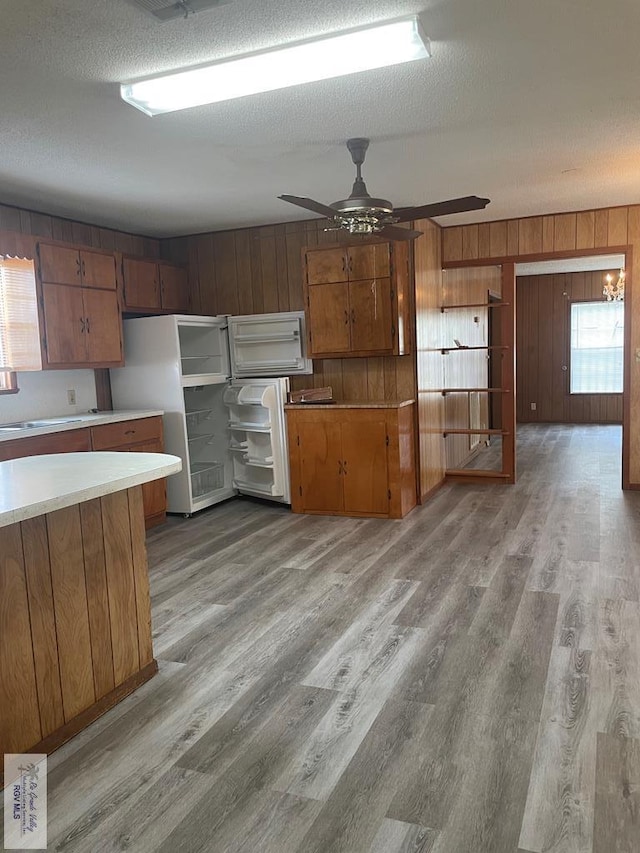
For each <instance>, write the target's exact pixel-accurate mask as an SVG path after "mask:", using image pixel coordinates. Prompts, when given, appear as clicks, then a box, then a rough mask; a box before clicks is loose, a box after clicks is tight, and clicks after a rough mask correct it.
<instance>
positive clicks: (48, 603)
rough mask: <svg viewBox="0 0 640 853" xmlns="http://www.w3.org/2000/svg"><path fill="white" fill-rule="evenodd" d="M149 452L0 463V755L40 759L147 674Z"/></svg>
mask: <svg viewBox="0 0 640 853" xmlns="http://www.w3.org/2000/svg"><path fill="white" fill-rule="evenodd" d="M181 467H182V463H181V460H180V459H179V458H178V457H176V456H170V455H168V454H160V453H119V452H117V451H115V452H97V453H92V452H88V453H63V454H51V455H44V456H28V457H25V458H21V459H14V460H12V461H8V462H1V463H0V753H8V752H26V751H31V752H47V753H48V752H51V751H53V750H54V749H56V748H57V747H58V746H60V745H61V744H62V743H64V742H65V741H66V740H68V739H69V738H71V737H73V735H75V734H77V732H79V731H80V730H81V729H83V728H85V727H86V726H87V725H89V723H91V722H93V720H95V719H96V718H97V717H99V716H100V715H101V714H103V713H104V712H105V711H106V710H108V709H109V708H111V707H112V706H113V705H115V704H116V703H117V702H119V701H120V700H121V699H123V698H124V697H125V696H126V695H128V694H129V693H131V692H132V691H133V690H135V689H136V688H137V687H138V686H139V685H141V684H143V683H144V682H145V681H147V680H148V679H149V678H151V677H152V676H153V675H154V674H155V672H156V671H157V663H156V661H155V660H154V657H153V649H152V643H151V611H150V602H149V581H148V574H147V557H146V547H145V527H144V515H143V506H142V488H141V487H142V483H146V482H149V481H152V480H155V479H158V478H160V477H166V476H168V475H170V474H174V473H176V472H177V471H180V469H181Z"/></svg>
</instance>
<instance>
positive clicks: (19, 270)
mask: <svg viewBox="0 0 640 853" xmlns="http://www.w3.org/2000/svg"><path fill="white" fill-rule="evenodd" d="M38 329H39V327H38V306H37V302H36V279H35V270H34V266H33V261H31V260H27V259H25V258H10V257H4V256H2V255H0V393H2V392H4V393H7V392H15V391H17V390H18V386H17V383H16V375H15V371H16V370H41V369H42V360H41V354H40V339H39V331H38Z"/></svg>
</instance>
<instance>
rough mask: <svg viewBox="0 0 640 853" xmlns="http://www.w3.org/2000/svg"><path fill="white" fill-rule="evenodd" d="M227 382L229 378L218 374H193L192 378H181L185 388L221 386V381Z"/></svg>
mask: <svg viewBox="0 0 640 853" xmlns="http://www.w3.org/2000/svg"><path fill="white" fill-rule="evenodd" d="M221 378H222V379H224V381H225V382H226V381H227V380H228V379H229V377H228V376H222V377H221V376H220V374H217V373H192V374H191V375H190V376H181V377H180V384H181V385H182V387H183V388H198V387H199V386H200V385H219V384H220V379H221Z"/></svg>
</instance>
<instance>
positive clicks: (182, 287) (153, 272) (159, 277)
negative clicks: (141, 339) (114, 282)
mask: <svg viewBox="0 0 640 853" xmlns="http://www.w3.org/2000/svg"><path fill="white" fill-rule="evenodd" d="M122 281H123V293H124V310H125V311H171V312H175V313H187V312H188V311H189V308H190V299H189V282H188V277H187V271H186V269H184V267H179V266H175V265H174V264H168V263H165V262H164V261H154V260H150V259H146V258H131V257H127V256H125V257H123V258H122Z"/></svg>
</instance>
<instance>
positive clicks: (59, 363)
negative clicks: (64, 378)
mask: <svg viewBox="0 0 640 853" xmlns="http://www.w3.org/2000/svg"><path fill="white" fill-rule="evenodd" d="M38 276H39V279H40V288H41V291H40V293H41V300H40V301H41V312H42V316H41V319H42V322H43V324H44V329H43V331H44V334H43V336H42V338H43V349H44V353H43V356H44V358H43V363H44V366H45V367H55V368H71V367H119V366H121V365H122V364H123V363H124V362H123V351H122V315H121V311H120V302H119V299H118V292H117V280H116V266H115V258H114V256H113V254H110V253H107V252H98V251H91V250H84V249H75V248H72V247H67V246H59V245H54V244H49V243H39V244H38Z"/></svg>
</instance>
